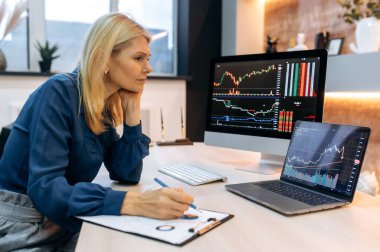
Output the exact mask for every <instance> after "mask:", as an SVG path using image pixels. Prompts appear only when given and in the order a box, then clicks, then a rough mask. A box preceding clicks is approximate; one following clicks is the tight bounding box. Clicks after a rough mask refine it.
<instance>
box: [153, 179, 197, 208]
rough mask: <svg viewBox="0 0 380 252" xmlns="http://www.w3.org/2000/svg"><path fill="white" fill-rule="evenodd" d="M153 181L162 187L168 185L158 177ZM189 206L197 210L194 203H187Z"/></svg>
mask: <svg viewBox="0 0 380 252" xmlns="http://www.w3.org/2000/svg"><path fill="white" fill-rule="evenodd" d="M154 181H156V182H157V183H158V184H160V186H162V187H169V186H168V185H167V184H165V183H164V182H162V181H161V180H160V179H158V178H154ZM189 206H190V207H191V208H193V209H195V210H197V207H196V206H195V205H194V204H189Z"/></svg>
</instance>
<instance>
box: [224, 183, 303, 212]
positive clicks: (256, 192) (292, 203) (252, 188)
mask: <svg viewBox="0 0 380 252" xmlns="http://www.w3.org/2000/svg"><path fill="white" fill-rule="evenodd" d="M226 189H227V190H228V191H231V192H234V193H236V194H238V195H241V196H243V197H246V198H248V199H250V200H253V201H255V202H258V203H260V204H262V205H264V206H267V207H269V208H272V209H275V210H277V211H280V212H282V213H284V214H294V213H296V212H298V211H300V210H303V209H308V208H310V205H308V204H305V203H302V202H300V201H298V200H294V199H291V198H288V197H285V196H282V195H280V194H277V193H274V192H271V191H269V190H267V189H264V188H261V187H258V186H256V185H254V184H253V183H243V184H234V185H226Z"/></svg>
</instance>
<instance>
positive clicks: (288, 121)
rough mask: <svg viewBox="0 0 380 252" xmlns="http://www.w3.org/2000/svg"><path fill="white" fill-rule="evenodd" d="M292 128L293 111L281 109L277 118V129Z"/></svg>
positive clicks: (285, 129) (288, 130)
mask: <svg viewBox="0 0 380 252" xmlns="http://www.w3.org/2000/svg"><path fill="white" fill-rule="evenodd" d="M292 129H293V111H286V110H281V111H280V115H279V118H278V131H280V132H292Z"/></svg>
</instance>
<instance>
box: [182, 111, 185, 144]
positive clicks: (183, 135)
mask: <svg viewBox="0 0 380 252" xmlns="http://www.w3.org/2000/svg"><path fill="white" fill-rule="evenodd" d="M181 133H182V138H185V126H184V125H183V113H182V107H181Z"/></svg>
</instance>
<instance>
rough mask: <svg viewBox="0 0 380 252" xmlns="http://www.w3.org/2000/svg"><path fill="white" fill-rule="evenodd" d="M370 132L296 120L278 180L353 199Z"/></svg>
mask: <svg viewBox="0 0 380 252" xmlns="http://www.w3.org/2000/svg"><path fill="white" fill-rule="evenodd" d="M369 135H370V129H369V128H366V127H356V126H348V125H337V124H327V123H315V122H314V123H313V122H306V121H297V122H296V124H295V127H294V131H293V135H292V138H291V141H290V145H289V148H288V152H287V155H286V158H285V162H284V167H283V170H282V174H281V179H285V180H287V181H292V182H296V183H298V184H302V185H305V186H307V187H311V188H316V189H321V190H323V191H329V192H333V193H336V194H338V195H341V196H345V197H353V193H354V191H355V188H356V184H357V180H358V177H359V173H360V168H361V165H362V163H363V159H364V154H365V150H366V146H367V143H368V139H369Z"/></svg>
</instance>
